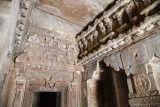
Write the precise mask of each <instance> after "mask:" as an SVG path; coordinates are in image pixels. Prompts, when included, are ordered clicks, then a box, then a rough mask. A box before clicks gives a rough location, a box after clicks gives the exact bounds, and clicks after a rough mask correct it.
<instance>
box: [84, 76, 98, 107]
mask: <svg viewBox="0 0 160 107" xmlns="http://www.w3.org/2000/svg"><path fill="white" fill-rule="evenodd" d="M96 82H97V80H96V79H89V80H88V81H87V89H88V107H98V102H97V89H96Z"/></svg>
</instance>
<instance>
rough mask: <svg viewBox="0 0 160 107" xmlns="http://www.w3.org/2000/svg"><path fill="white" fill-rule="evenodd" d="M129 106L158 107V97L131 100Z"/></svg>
mask: <svg viewBox="0 0 160 107" xmlns="http://www.w3.org/2000/svg"><path fill="white" fill-rule="evenodd" d="M129 104H130V105H131V107H159V106H160V96H153V97H141V98H132V99H130V100H129Z"/></svg>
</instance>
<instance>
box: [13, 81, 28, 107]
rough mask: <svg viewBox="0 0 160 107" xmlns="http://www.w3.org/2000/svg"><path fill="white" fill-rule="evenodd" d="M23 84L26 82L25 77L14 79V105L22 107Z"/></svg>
mask: <svg viewBox="0 0 160 107" xmlns="http://www.w3.org/2000/svg"><path fill="white" fill-rule="evenodd" d="M25 84H26V81H25V79H21V80H17V81H16V94H15V99H14V107H22V104H23V97H24V90H25Z"/></svg>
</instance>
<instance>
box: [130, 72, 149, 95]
mask: <svg viewBox="0 0 160 107" xmlns="http://www.w3.org/2000/svg"><path fill="white" fill-rule="evenodd" d="M133 79H134V83H135V88H136V91H137V93H146V92H148V91H150V90H151V82H150V80H149V78H148V77H147V76H145V75H144V74H139V75H135V76H134V77H133Z"/></svg>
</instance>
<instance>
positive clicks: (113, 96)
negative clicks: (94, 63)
mask: <svg viewBox="0 0 160 107" xmlns="http://www.w3.org/2000/svg"><path fill="white" fill-rule="evenodd" d="M100 67H101V70H103V72H102V73H101V77H100V78H101V79H100V80H99V81H97V94H98V95H97V96H98V97H97V101H98V107H130V106H129V103H128V93H129V92H128V86H127V76H126V74H125V72H124V70H120V71H115V70H114V69H113V68H112V67H107V66H106V64H105V63H104V62H100Z"/></svg>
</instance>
